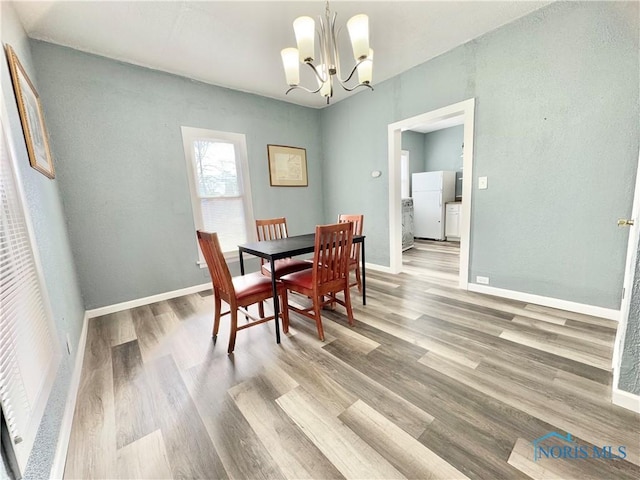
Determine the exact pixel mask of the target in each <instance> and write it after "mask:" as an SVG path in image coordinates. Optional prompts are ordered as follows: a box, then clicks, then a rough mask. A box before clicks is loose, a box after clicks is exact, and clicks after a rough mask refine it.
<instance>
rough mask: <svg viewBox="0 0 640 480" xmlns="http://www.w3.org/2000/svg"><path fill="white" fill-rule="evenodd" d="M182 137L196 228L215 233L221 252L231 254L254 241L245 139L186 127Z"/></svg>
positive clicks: (240, 136)
mask: <svg viewBox="0 0 640 480" xmlns="http://www.w3.org/2000/svg"><path fill="white" fill-rule="evenodd" d="M182 136H183V142H184V149H185V157H186V160H187V166H188V170H189V177H190V178H189V180H190V188H191V197H192V206H193V214H194V222H195V225H196V228H197V229H202V230H205V231H209V232H217V233H218V238H219V240H220V246H221V247H222V250H223V252H225V253H233V254H235V253H237V251H238V245H239V244H242V243H246V242H248V241H249V240H251V239H253V238H254V236H253V230H254V228H253V214H252V210H251V187H250V185H249V173H248V172H249V169H248V161H247V155H246V143H245V137H244V135H241V134H236V133H228V132H215V131H211V130H205V129H198V128H190V127H182ZM194 238H195V237H194ZM198 252H199V253H200V251H199V249H198ZM200 262H201V263H204V262H203V259H202V257H201V253H200Z"/></svg>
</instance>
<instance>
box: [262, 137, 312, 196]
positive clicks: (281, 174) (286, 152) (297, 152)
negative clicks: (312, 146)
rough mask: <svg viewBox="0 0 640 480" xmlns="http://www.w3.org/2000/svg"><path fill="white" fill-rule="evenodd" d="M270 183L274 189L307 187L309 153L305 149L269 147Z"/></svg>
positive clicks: (281, 146) (280, 146)
mask: <svg viewBox="0 0 640 480" xmlns="http://www.w3.org/2000/svg"><path fill="white" fill-rule="evenodd" d="M267 153H268V155H269V182H270V183H271V186H272V187H307V186H308V185H309V180H308V178H307V151H306V150H305V149H304V148H297V147H285V146H283V145H267Z"/></svg>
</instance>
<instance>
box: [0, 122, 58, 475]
mask: <svg viewBox="0 0 640 480" xmlns="http://www.w3.org/2000/svg"><path fill="white" fill-rule="evenodd" d="M1 133H2V135H1V138H2V155H1V156H2V158H1V160H0V402H2V408H3V410H4V414H5V417H6V423H7V427H8V430H9V434H10V436H11V439H12V443H13V446H14V449H15V453H16V457H17V459H18V464H19V466H20V470H21V471H22V472H24V467H25V465H26V462H27V459H28V457H29V453H30V452H31V449H32V447H33V442H34V440H35V435H36V433H37V429H38V426H39V424H40V420H41V419H42V413H43V411H44V406H45V405H46V401H47V399H48V397H49V394H50V389H51V385H52V383H53V378H54V376H55V372H56V370H57V366H58V363H59V362H58V361H57V360H59V356H58V350H59V349H58V348H57V346H56V341H57V340H56V338H55V336H54V335H53V328H52V326H51V324H50V320H49V317H48V315H47V309H46V307H45V299H44V297H43V292H42V290H41V288H42V287H41V283H40V277H39V274H38V270H37V269H36V260H35V257H34V252H33V250H32V246H31V240H30V236H29V231H28V229H27V220H26V218H25V214H24V210H23V208H22V203H21V199H20V195H19V192H18V188H17V185H16V180H15V178H14V175H13V165H12V162H11V159H10V151H9V148H8V146H9V145H8V141H7V137H6V131H5V127H4V125H2V132H1Z"/></svg>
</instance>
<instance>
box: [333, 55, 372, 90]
mask: <svg viewBox="0 0 640 480" xmlns="http://www.w3.org/2000/svg"><path fill="white" fill-rule="evenodd" d="M371 61H372V60H371V59H370V58H363V59H362V60H360V61H358V63H356V64H355V65H354V66H353V68H352V69H351V73H349V76H348V77H347V78H345V79H344V80H343V79H342V78H340V76H338V80H339V81H340V85H343V86H344V84H345V83H347V82H348V81H349V80H351V78H352V77H353V74H354V73H356V71H357V70H358V67H359V66H360V65H362V64H363V63H364V62H371ZM363 85H365V84H363Z"/></svg>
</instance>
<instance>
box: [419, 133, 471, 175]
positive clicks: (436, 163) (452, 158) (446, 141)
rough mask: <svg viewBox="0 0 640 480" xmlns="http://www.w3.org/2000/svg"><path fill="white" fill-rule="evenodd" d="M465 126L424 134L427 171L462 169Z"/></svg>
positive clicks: (425, 166)
mask: <svg viewBox="0 0 640 480" xmlns="http://www.w3.org/2000/svg"><path fill="white" fill-rule="evenodd" d="M463 137H464V127H463V126H462V125H457V126H455V127H449V128H445V129H442V130H436V131H435V132H429V133H425V134H424V168H425V172H437V171H438V170H452V171H454V172H458V171H460V170H461V169H462V142H463Z"/></svg>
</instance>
